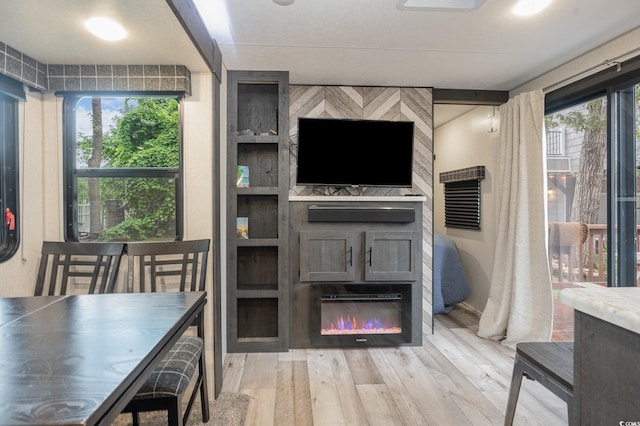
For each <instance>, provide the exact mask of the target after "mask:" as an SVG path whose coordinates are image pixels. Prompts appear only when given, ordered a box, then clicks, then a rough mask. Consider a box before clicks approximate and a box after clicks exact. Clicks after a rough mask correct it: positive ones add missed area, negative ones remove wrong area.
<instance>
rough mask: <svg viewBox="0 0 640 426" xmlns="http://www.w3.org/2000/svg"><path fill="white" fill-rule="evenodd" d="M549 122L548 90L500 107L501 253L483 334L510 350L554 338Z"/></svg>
mask: <svg viewBox="0 0 640 426" xmlns="http://www.w3.org/2000/svg"><path fill="white" fill-rule="evenodd" d="M543 123H544V94H543V92H542V90H538V91H533V92H528V93H523V94H520V95H518V96H516V97H515V98H513V99H510V100H509V101H508V102H507V103H506V104H504V105H502V106H501V107H500V146H499V147H498V171H497V175H496V179H495V181H496V199H497V203H498V205H497V209H496V211H497V212H498V213H497V235H496V249H495V258H494V262H493V271H492V274H491V288H490V290H489V299H488V300H487V305H486V306H485V309H484V311H483V313H482V316H481V318H480V325H479V330H478V335H479V336H481V337H484V338H488V339H493V340H503V339H504V341H503V343H504V344H506V345H508V346H514V345H515V344H516V343H518V342H522V341H547V340H550V338H551V326H552V320H553V298H552V293H551V277H550V275H549V264H548V259H547V249H546V238H547V226H546V204H545V200H546V194H545V187H546V185H545V176H546V173H545V164H544V161H545V156H544V148H545V144H544V138H543V135H544V134H543Z"/></svg>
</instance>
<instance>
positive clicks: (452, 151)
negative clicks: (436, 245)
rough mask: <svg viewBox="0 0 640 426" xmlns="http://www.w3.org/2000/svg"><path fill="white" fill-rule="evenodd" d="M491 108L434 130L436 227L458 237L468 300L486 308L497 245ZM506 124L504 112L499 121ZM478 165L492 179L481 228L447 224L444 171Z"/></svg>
mask: <svg viewBox="0 0 640 426" xmlns="http://www.w3.org/2000/svg"><path fill="white" fill-rule="evenodd" d="M491 111H492V109H491V107H486V106H480V107H477V108H475V109H473V110H471V111H469V112H468V113H466V114H464V115H462V116H460V117H458V118H457V119H455V120H453V121H451V122H449V123H447V124H445V125H443V126H440V127H438V128H437V129H435V131H434V152H435V155H436V159H435V162H434V189H433V192H434V194H433V228H434V231H435V232H438V233H441V234H444V235H446V236H448V237H450V238H452V239H453V240H454V241H455V242H456V245H457V246H458V251H459V252H460V257H461V259H462V264H463V268H464V271H465V274H466V276H467V279H468V280H469V284H470V286H471V294H470V295H469V297H468V298H467V300H466V301H465V304H467V305H468V306H469V307H471V308H472V309H474V310H476V311H479V312H481V311H482V310H483V309H484V306H485V304H486V302H487V298H488V297H489V280H490V278H491V269H492V266H493V247H494V246H495V233H496V225H495V220H494V218H495V212H496V208H495V190H494V186H495V184H494V176H495V169H496V158H495V157H496V156H495V152H496V147H497V143H498V140H499V136H498V133H497V132H494V133H489V132H488V130H489V129H490V127H491V124H490V121H489V118H488V114H489V113H490V112H491ZM493 125H494V127H498V128H499V126H500V118H499V112H498V110H497V109H496V116H495V118H494V121H493ZM473 166H485V169H486V178H485V179H483V180H482V181H481V184H480V191H481V201H480V203H481V204H480V227H481V229H480V231H472V230H465V229H455V228H445V226H444V185H443V184H442V183H440V173H442V172H448V171H452V170H457V169H463V168H467V167H473Z"/></svg>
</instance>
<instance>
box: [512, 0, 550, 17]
mask: <svg viewBox="0 0 640 426" xmlns="http://www.w3.org/2000/svg"><path fill="white" fill-rule="evenodd" d="M549 3H551V0H518V2H517V3H516V5H515V6H513V9H512V11H513V13H514V14H515V15H518V16H531V15H535V14H536V13H539V12H541V11H542V10H543V9H544V8H545V7H547V6H549Z"/></svg>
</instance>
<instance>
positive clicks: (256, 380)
mask: <svg viewBox="0 0 640 426" xmlns="http://www.w3.org/2000/svg"><path fill="white" fill-rule="evenodd" d="M477 324H478V318H477V317H476V316H474V315H473V314H471V313H469V312H466V311H464V310H454V311H453V312H452V313H450V314H448V315H437V316H436V318H435V332H434V334H427V335H425V336H424V339H423V345H422V347H415V346H403V347H399V348H370V349H344V350H343V349H295V350H290V351H289V352H283V353H269V354H265V353H249V354H247V353H235V354H228V355H227V356H226V359H225V366H224V374H225V376H224V380H223V387H222V391H223V392H242V393H245V394H247V395H250V396H251V403H250V405H249V413H248V416H247V421H246V425H251V426H253V425H276V426H281V425H317V426H321V425H350V426H351V425H383V426H386V425H437V426H447V425H452V426H453V425H502V424H503V423H504V412H505V407H506V404H507V395H508V392H509V383H510V380H511V373H512V369H513V359H514V351H513V350H512V349H510V348H508V347H505V346H503V345H501V344H500V343H498V342H493V341H489V340H486V339H481V338H479V337H477V335H476V332H477ZM425 329H427V328H426V327H425ZM514 424H516V425H541V426H542V425H544V426H548V425H563V424H567V407H566V405H565V403H564V402H562V400H560V399H559V398H557V397H556V396H555V395H553V394H552V393H551V392H549V391H548V390H547V389H546V388H544V387H543V386H541V385H540V384H538V383H537V382H534V381H532V380H526V379H524V380H523V383H522V388H521V390H520V398H519V401H518V405H517V410H516V418H515V421H514Z"/></svg>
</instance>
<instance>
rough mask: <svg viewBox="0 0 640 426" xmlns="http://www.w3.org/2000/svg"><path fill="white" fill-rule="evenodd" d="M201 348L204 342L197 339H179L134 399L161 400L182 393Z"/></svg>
mask: <svg viewBox="0 0 640 426" xmlns="http://www.w3.org/2000/svg"><path fill="white" fill-rule="evenodd" d="M203 346H204V342H203V341H202V339H201V338H199V337H194V336H182V337H180V338H179V339H178V341H177V342H176V344H175V345H173V348H171V350H170V351H169V353H168V354H167V355H166V356H165V357H164V359H163V360H162V361H161V362H160V364H159V365H158V366H157V367H156V369H155V370H153V373H151V376H149V378H148V379H147V381H146V382H145V383H144V385H142V387H141V388H140V390H139V391H138V393H137V394H136V396H135V398H136V399H137V398H141V399H143V398H162V397H167V396H176V395H180V394H181V393H183V392H184V390H185V389H186V387H187V385H188V384H189V381H190V380H191V376H193V372H194V370H195V368H196V365H197V364H198V360H199V359H200V353H201V352H202V348H203Z"/></svg>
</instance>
